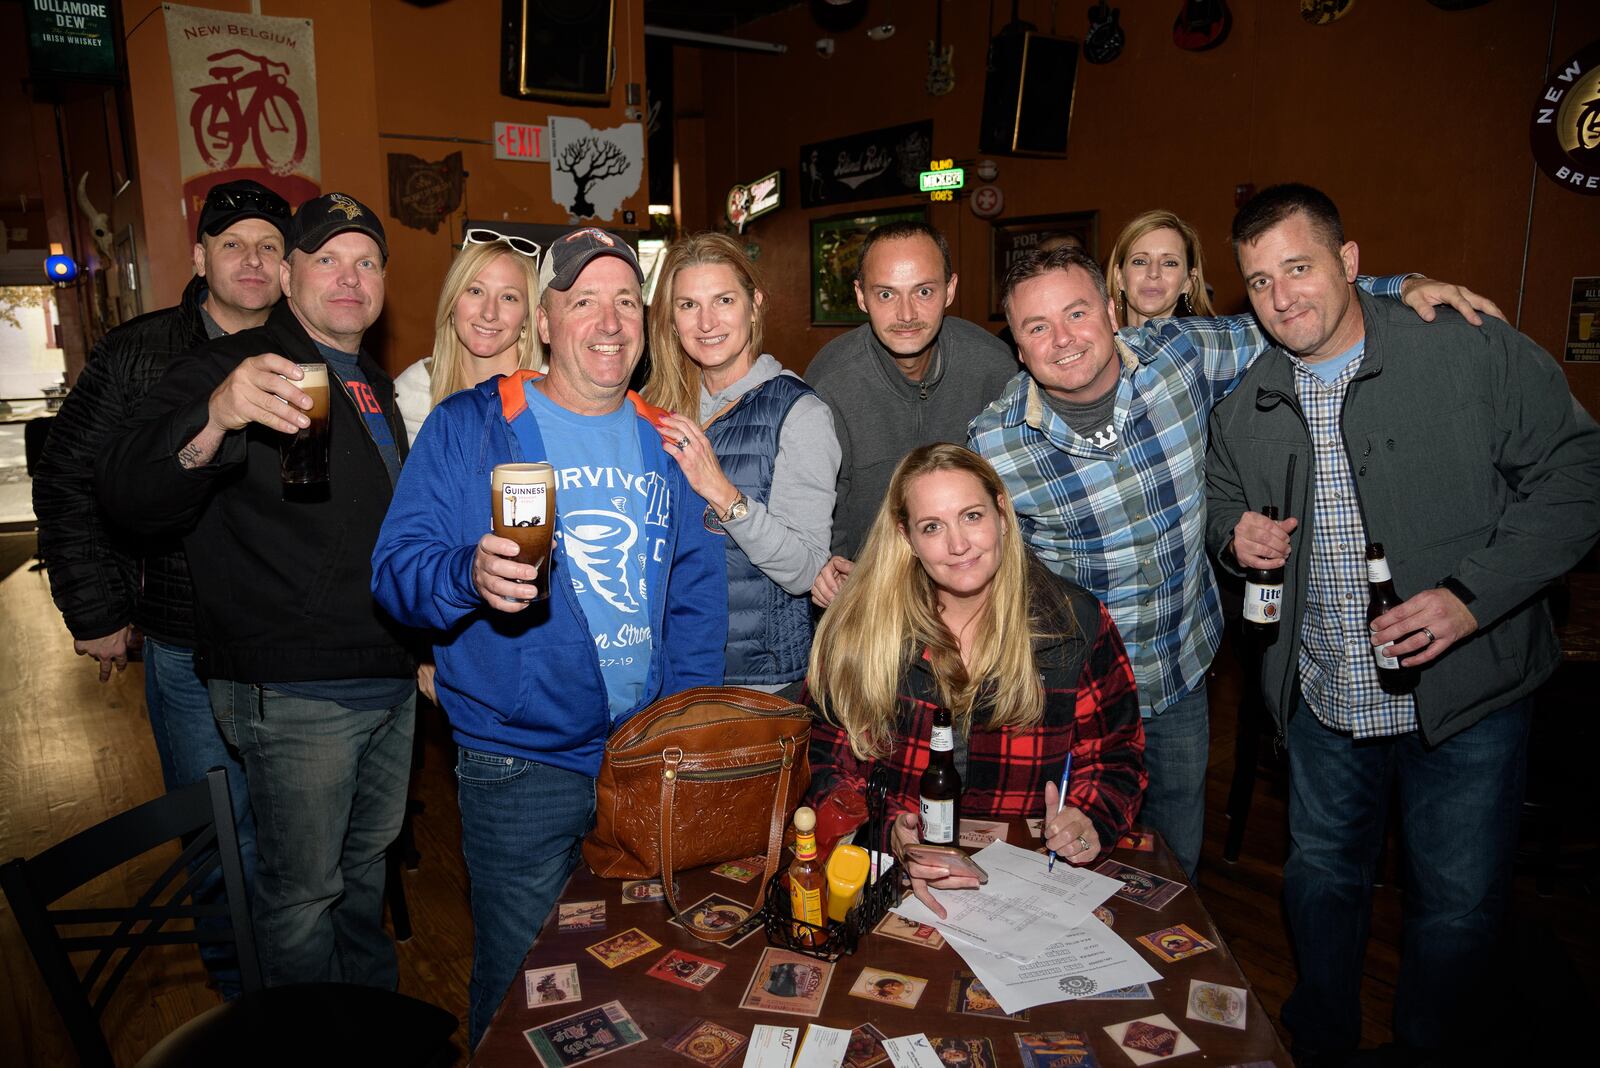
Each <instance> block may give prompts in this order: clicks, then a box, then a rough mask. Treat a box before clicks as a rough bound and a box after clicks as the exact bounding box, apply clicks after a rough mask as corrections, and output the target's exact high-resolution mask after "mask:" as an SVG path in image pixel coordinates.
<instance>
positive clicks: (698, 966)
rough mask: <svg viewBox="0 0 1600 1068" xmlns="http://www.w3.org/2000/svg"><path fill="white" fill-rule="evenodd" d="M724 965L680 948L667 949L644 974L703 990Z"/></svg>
mask: <svg viewBox="0 0 1600 1068" xmlns="http://www.w3.org/2000/svg"><path fill="white" fill-rule="evenodd" d="M725 967H726V965H724V964H722V963H721V962H720V961H714V960H707V959H706V958H704V957H697V956H695V955H694V954H693V953H685V952H684V951H683V950H681V949H669V950H667V951H666V952H665V953H663V954H662V955H661V959H660V960H658V961H656V962H655V963H654V964H652V965H650V970H649V971H647V972H645V973H644V974H646V975H651V976H654V977H655V978H657V979H665V980H666V981H667V982H669V983H676V984H677V985H678V986H686V987H688V988H689V989H690V990H704V989H705V988H706V984H707V983H709V982H711V980H713V979H715V978H716V977H717V973H718V972H720V971H722V969H723V968H725Z"/></svg>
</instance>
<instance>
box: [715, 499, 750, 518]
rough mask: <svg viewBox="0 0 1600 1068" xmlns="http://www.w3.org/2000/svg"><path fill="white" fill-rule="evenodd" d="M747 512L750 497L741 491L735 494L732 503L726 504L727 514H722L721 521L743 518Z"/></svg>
mask: <svg viewBox="0 0 1600 1068" xmlns="http://www.w3.org/2000/svg"><path fill="white" fill-rule="evenodd" d="M749 514H750V498H749V497H746V496H745V495H744V494H743V493H741V494H739V496H737V497H735V498H734V499H733V503H732V504H730V505H728V511H727V514H725V515H723V516H722V521H723V522H724V523H732V522H733V521H735V520H737V519H743V518H744V517H745V516H747V515H749Z"/></svg>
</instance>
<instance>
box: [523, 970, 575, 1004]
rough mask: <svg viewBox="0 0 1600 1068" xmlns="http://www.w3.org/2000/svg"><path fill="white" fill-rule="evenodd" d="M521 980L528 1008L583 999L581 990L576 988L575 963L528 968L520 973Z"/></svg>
mask: <svg viewBox="0 0 1600 1068" xmlns="http://www.w3.org/2000/svg"><path fill="white" fill-rule="evenodd" d="M522 981H523V985H524V986H526V987H527V991H528V1008H530V1009H536V1008H539V1007H540V1006H542V1005H559V1004H561V1003H562V1002H566V1001H582V1000H583V991H582V990H580V989H579V988H578V966H577V965H576V964H558V965H556V966H555V967H554V968H529V969H528V970H527V971H525V972H523V973H522Z"/></svg>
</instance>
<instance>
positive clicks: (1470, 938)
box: [1206, 185, 1600, 1064]
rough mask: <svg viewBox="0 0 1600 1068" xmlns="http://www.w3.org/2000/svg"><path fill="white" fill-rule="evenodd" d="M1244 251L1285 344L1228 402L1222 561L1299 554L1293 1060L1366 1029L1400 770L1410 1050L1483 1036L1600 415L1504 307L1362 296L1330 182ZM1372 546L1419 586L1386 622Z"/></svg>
mask: <svg viewBox="0 0 1600 1068" xmlns="http://www.w3.org/2000/svg"><path fill="white" fill-rule="evenodd" d="M1233 244H1234V251H1235V254H1236V255H1237V257H1238V260H1239V267H1240V270H1241V272H1242V273H1243V274H1244V276H1245V287H1246V289H1247V291H1248V293H1249V295H1250V301H1251V304H1252V305H1253V306H1254V308H1255V311H1256V314H1257V315H1258V316H1259V317H1260V319H1261V321H1262V323H1263V324H1264V325H1265V327H1266V329H1267V332H1268V333H1269V334H1271V335H1272V337H1273V339H1274V340H1275V341H1276V342H1277V343H1278V346H1279V347H1278V348H1276V349H1274V350H1273V351H1272V352H1270V353H1268V354H1267V355H1266V356H1264V357H1262V358H1261V359H1260V360H1259V361H1257V363H1256V365H1255V366H1254V367H1253V368H1252V369H1251V370H1250V372H1249V373H1248V374H1247V375H1246V376H1245V377H1244V379H1243V380H1242V381H1241V382H1240V384H1239V386H1238V388H1237V389H1236V390H1235V391H1234V393H1233V394H1232V396H1230V397H1229V398H1228V399H1227V400H1226V401H1224V402H1223V403H1222V404H1220V405H1218V406H1217V408H1216V409H1215V411H1214V413H1213V415H1212V419H1211V434H1210V448H1209V452H1208V455H1207V460H1206V475H1207V508H1208V519H1207V541H1208V543H1209V547H1210V548H1211V550H1212V551H1213V552H1214V553H1217V554H1218V556H1219V557H1220V559H1221V561H1222V563H1223V565H1224V566H1226V567H1230V568H1233V569H1236V570H1239V569H1243V568H1251V567H1265V568H1272V567H1278V566H1282V567H1284V568H1285V579H1284V590H1283V600H1282V603H1281V610H1282V611H1281V617H1280V618H1281V623H1280V626H1279V630H1280V631H1281V633H1280V634H1279V635H1278V636H1277V639H1276V640H1275V641H1274V642H1273V643H1272V644H1271V645H1269V646H1268V647H1267V648H1266V650H1265V652H1264V656H1263V666H1262V686H1263V691H1264V694H1265V698H1266V702H1267V705H1268V707H1269V709H1270V711H1271V712H1272V715H1273V716H1274V718H1275V719H1276V721H1277V725H1278V732H1279V735H1280V737H1286V739H1287V743H1288V750H1289V765H1290V780H1291V781H1290V797H1289V832H1290V853H1289V860H1288V863H1287V864H1286V865H1285V868H1284V885H1285V897H1286V909H1287V914H1288V921H1289V927H1290V932H1291V935H1292V937H1293V940H1294V945H1295V953H1296V957H1297V961H1298V966H1299V978H1298V982H1297V985H1296V987H1295V990H1294V993H1293V994H1292V995H1291V996H1290V998H1289V1000H1288V1001H1287V1002H1286V1003H1285V1005H1284V1010H1283V1022H1284V1024H1285V1026H1286V1027H1287V1028H1288V1029H1289V1031H1290V1032H1291V1034H1292V1035H1293V1038H1294V1048H1295V1049H1294V1051H1295V1057H1296V1061H1297V1063H1300V1064H1308V1063H1309V1064H1337V1063H1341V1062H1342V1061H1343V1059H1344V1058H1346V1057H1347V1056H1349V1055H1350V1054H1351V1053H1352V1052H1353V1051H1354V1050H1355V1048H1356V1046H1357V1045H1358V1044H1359V1041H1360V1037H1361V1006H1360V986H1361V974H1362V958H1363V956H1364V953H1365V946H1366V935H1367V924H1368V914H1369V912H1370V903H1371V894H1372V873H1373V868H1374V864H1375V862H1376V858H1377V854H1378V849H1379V845H1380V843H1381V841H1382V838H1383V835H1384V828H1385V826H1386V823H1385V819H1384V809H1385V803H1386V800H1387V797H1388V794H1389V786H1390V783H1391V780H1398V786H1399V791H1400V798H1401V806H1402V812H1401V819H1402V823H1403V828H1404V839H1405V843H1406V861H1407V877H1406V899H1407V900H1406V913H1407V916H1406V927H1405V932H1404V943H1403V947H1402V962H1401V971H1400V980H1399V986H1398V989H1397V990H1396V995H1395V1017H1396V1018H1395V1025H1394V1031H1395V1036H1396V1040H1397V1043H1398V1045H1399V1046H1400V1047H1402V1049H1401V1050H1400V1051H1399V1057H1398V1058H1397V1063H1404V1062H1406V1059H1407V1057H1408V1056H1414V1057H1416V1058H1418V1059H1420V1058H1421V1057H1424V1056H1426V1055H1429V1054H1430V1053H1431V1052H1432V1051H1436V1050H1438V1049H1440V1048H1443V1047H1445V1046H1446V1045H1448V1044H1450V1043H1452V1042H1460V1041H1470V1038H1471V1036H1472V1035H1473V1034H1474V1033H1475V1029H1474V1028H1472V1027H1467V1026H1464V1023H1465V1021H1464V1020H1463V1019H1462V1017H1461V1014H1462V1012H1463V1011H1464V1009H1465V1008H1466V1005H1467V1001H1468V995H1469V994H1471V993H1473V992H1475V991H1477V990H1480V989H1481V987H1480V986H1479V981H1480V978H1481V977H1482V976H1483V969H1484V968H1485V966H1486V965H1487V964H1488V963H1489V961H1490V958H1491V953H1490V951H1491V950H1492V948H1493V945H1494V941H1495V938H1496V935H1497V933H1498V929H1499V926H1500V923H1501V920H1502V918H1503V915H1504V911H1505V905H1506V898H1507V894H1508V890H1509V884H1510V876H1511V859H1512V852H1513V849H1514V847H1515V844H1516V832H1517V820H1518V813H1519V809H1520V807H1521V801H1522V795H1523V787H1524V782H1525V763H1526V747H1527V734H1528V723H1529V714H1530V711H1531V706H1532V699H1531V698H1532V694H1533V692H1534V691H1535V690H1536V689H1537V688H1538V686H1539V685H1540V684H1541V683H1542V682H1543V681H1544V680H1545V679H1547V678H1548V677H1549V676H1550V674H1551V672H1552V671H1553V670H1554V669H1555V666H1556V661H1557V659H1558V657H1559V652H1560V651H1559V649H1558V648H1557V645H1556V639H1555V633H1554V630H1553V628H1552V624H1551V618H1550V612H1549V609H1548V607H1547V605H1546V603H1545V600H1544V598H1543V596H1542V594H1543V591H1544V589H1545V587H1546V586H1547V585H1548V584H1549V583H1550V582H1552V581H1553V580H1555V579H1557V578H1559V577H1560V576H1561V575H1562V574H1564V573H1565V572H1566V571H1567V570H1568V569H1569V568H1570V567H1572V566H1573V565H1574V564H1576V563H1577V562H1578V561H1579V560H1580V559H1581V558H1582V557H1583V555H1584V554H1585V553H1586V552H1587V551H1588V550H1589V548H1590V546H1592V545H1593V544H1594V541H1595V538H1596V535H1597V533H1600V428H1597V427H1596V425H1595V422H1594V420H1593V419H1592V418H1591V417H1590V416H1589V415H1588V414H1587V413H1586V412H1584V411H1583V410H1582V408H1580V407H1579V406H1578V405H1577V403H1576V402H1575V401H1574V399H1573V397H1572V395H1571V392H1570V390H1569V389H1568V386H1567V383H1566V379H1565V378H1564V377H1563V375H1562V372H1561V369H1560V368H1559V367H1558V366H1557V365H1556V364H1555V362H1554V361H1552V360H1551V359H1550V357H1549V356H1548V355H1546V354H1545V353H1544V352H1542V351H1541V350H1540V349H1539V348H1538V346H1536V345H1535V344H1534V343H1533V342H1532V341H1530V340H1529V339H1528V338H1527V337H1524V336H1523V335H1521V334H1519V333H1517V332H1516V331H1515V330H1513V329H1512V328H1511V327H1509V326H1506V325H1505V324H1504V323H1501V322H1498V321H1495V320H1492V319H1485V321H1484V323H1483V325H1482V326H1478V327H1474V326H1470V325H1468V324H1467V323H1466V322H1465V321H1464V320H1461V319H1460V318H1459V317H1457V316H1456V315H1455V314H1454V313H1452V312H1449V311H1441V312H1440V313H1439V323H1438V324H1436V325H1432V326H1429V325H1427V324H1423V323H1422V322H1420V321H1419V320H1418V319H1417V318H1416V317H1415V316H1413V315H1411V314H1410V313H1409V312H1407V311H1405V310H1404V309H1403V308H1401V307H1400V306H1399V305H1393V304H1389V303H1386V302H1384V301H1375V300H1372V299H1370V298H1368V297H1367V296H1365V295H1364V294H1360V293H1358V292H1357V291H1356V289H1355V286H1354V285H1353V282H1354V280H1355V275H1356V266H1357V249H1356V245H1355V243H1354V242H1346V241H1345V240H1344V234H1343V229H1342V225H1341V223H1340V220H1339V215H1338V210H1337V209H1336V208H1335V207H1334V205H1333V202H1332V201H1331V200H1329V199H1328V198H1327V197H1326V196H1325V195H1324V194H1322V193H1320V192H1319V191H1317V190H1315V189H1311V188H1309V187H1306V186H1299V185H1290V186H1277V187H1274V188H1272V189H1268V190H1265V191H1263V192H1262V193H1261V194H1260V195H1259V196H1258V197H1257V198H1256V199H1255V200H1253V201H1251V202H1250V203H1249V204H1247V205H1245V207H1244V208H1243V209H1241V210H1240V212H1239V214H1238V215H1237V216H1236V217H1235V219H1234V224H1233ZM1291 464H1293V465H1294V468H1293V469H1294V470H1297V471H1298V472H1299V473H1300V474H1299V476H1298V477H1297V478H1291V476H1290V474H1289V471H1290V467H1291ZM1265 505H1274V506H1276V507H1277V508H1278V509H1279V511H1280V514H1281V516H1282V518H1281V519H1279V520H1276V521H1273V520H1269V519H1267V518H1266V517H1265V516H1263V515H1261V514H1260V510H1261V508H1262V507H1263V506H1265ZM1369 542H1375V543H1382V545H1383V546H1384V548H1385V550H1386V554H1387V560H1388V563H1389V565H1390V566H1391V568H1392V573H1393V579H1394V584H1395V587H1396V589H1397V590H1398V591H1399V594H1400V596H1401V597H1402V598H1404V601H1403V603H1402V604H1400V605H1399V606H1398V607H1396V608H1393V609H1391V610H1389V611H1388V612H1385V613H1384V614H1382V615H1380V616H1379V617H1378V618H1377V619H1375V620H1374V621H1373V622H1372V624H1371V626H1370V628H1369V626H1368V623H1367V620H1366V605H1367V597H1368V595H1367V568H1366V564H1367V560H1366V555H1367V554H1366V551H1365V549H1366V545H1367V543H1369ZM1375 650H1380V651H1382V652H1383V653H1385V654H1386V655H1387V656H1389V657H1392V658H1397V659H1398V660H1399V663H1400V665H1401V666H1403V667H1416V668H1418V669H1420V670H1419V681H1418V682H1417V683H1416V686H1415V689H1414V691H1413V692H1396V691H1397V690H1398V689H1399V688H1397V687H1394V686H1392V685H1391V686H1388V687H1386V686H1385V684H1383V683H1382V682H1381V681H1380V678H1379V675H1378V670H1377V662H1376V660H1375V657H1374V651H1375Z"/></svg>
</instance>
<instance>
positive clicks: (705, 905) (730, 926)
mask: <svg viewBox="0 0 1600 1068" xmlns="http://www.w3.org/2000/svg"><path fill="white" fill-rule="evenodd" d="M667 923H669V924H671V925H672V926H674V927H684V928H687V929H689V930H694V931H699V932H700V933H701V934H706V935H725V934H728V932H729V931H735V932H736V931H737V930H738V929H739V928H740V927H743V926H744V925H745V924H747V923H751V916H750V906H749V905H746V904H743V903H742V902H739V901H735V900H734V899H733V898H731V897H724V896H723V895H721V894H707V895H706V896H705V897H703V898H701V899H700V900H699V901H696V902H695V903H694V904H693V905H690V906H689V907H688V908H686V909H684V910H683V912H682V914H681V916H674V917H672V918H671V919H670V920H668V921H667ZM758 926H759V924H752V925H751V928H750V929H751V930H755V929H756V928H757V927H758ZM748 937H749V932H748V931H747V932H745V933H744V934H737V933H735V934H732V935H729V936H728V937H727V938H726V939H725V940H723V941H722V942H721V943H720V944H721V945H724V946H736V945H738V944H739V943H740V942H743V941H744V940H745V939H746V938H748Z"/></svg>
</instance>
